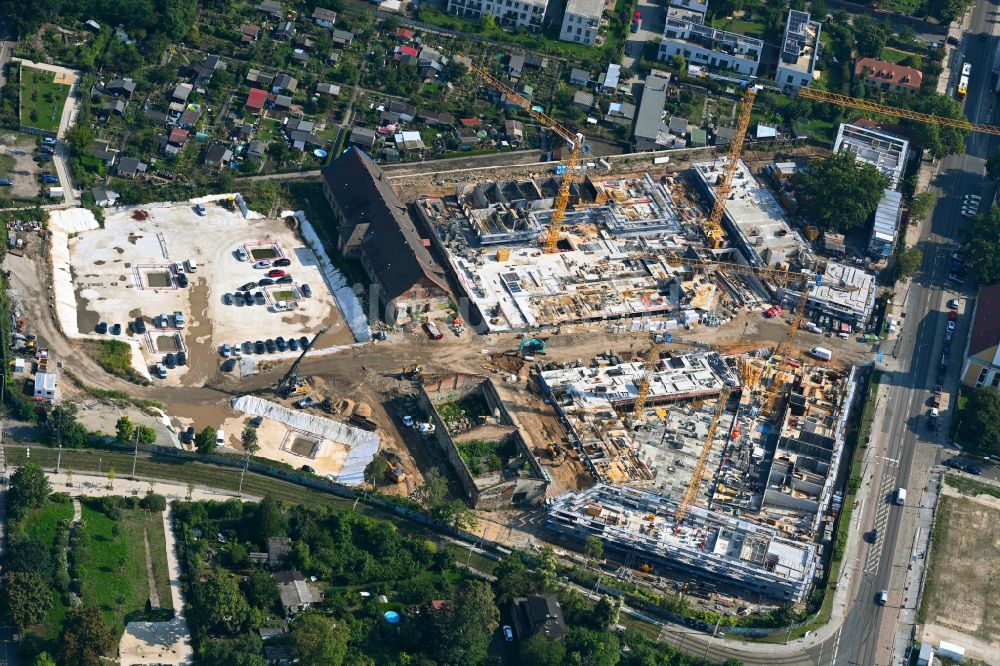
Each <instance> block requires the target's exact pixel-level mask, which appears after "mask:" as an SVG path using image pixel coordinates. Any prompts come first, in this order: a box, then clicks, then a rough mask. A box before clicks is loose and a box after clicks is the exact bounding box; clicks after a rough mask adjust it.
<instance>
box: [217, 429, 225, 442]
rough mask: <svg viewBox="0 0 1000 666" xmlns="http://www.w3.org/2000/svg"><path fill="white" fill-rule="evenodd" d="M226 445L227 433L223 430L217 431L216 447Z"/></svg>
mask: <svg viewBox="0 0 1000 666" xmlns="http://www.w3.org/2000/svg"><path fill="white" fill-rule="evenodd" d="M225 443H226V433H225V431H224V430H223V429H222V428H219V429H218V430H216V431H215V445H216V446H223V445H225Z"/></svg>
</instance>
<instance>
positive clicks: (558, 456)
mask: <svg viewBox="0 0 1000 666" xmlns="http://www.w3.org/2000/svg"><path fill="white" fill-rule="evenodd" d="M564 455H565V454H564V452H563V449H562V447H561V446H559V445H558V444H556V443H555V442H549V456H551V457H552V462H559V461H561V460H562V459H563V456H564Z"/></svg>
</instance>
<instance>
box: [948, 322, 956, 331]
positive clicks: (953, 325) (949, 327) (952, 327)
mask: <svg viewBox="0 0 1000 666" xmlns="http://www.w3.org/2000/svg"><path fill="white" fill-rule="evenodd" d="M954 330H955V322H953V321H949V322H948V328H947V331H948V332H949V333H951V332H952V331H954Z"/></svg>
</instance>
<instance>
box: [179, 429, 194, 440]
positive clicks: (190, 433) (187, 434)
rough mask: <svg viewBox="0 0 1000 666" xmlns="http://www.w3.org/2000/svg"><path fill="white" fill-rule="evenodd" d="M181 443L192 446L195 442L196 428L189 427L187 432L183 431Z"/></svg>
mask: <svg viewBox="0 0 1000 666" xmlns="http://www.w3.org/2000/svg"><path fill="white" fill-rule="evenodd" d="M180 439H181V442H183V443H184V444H190V443H191V442H193V441H194V426H188V427H187V429H186V430H183V431H181V437H180Z"/></svg>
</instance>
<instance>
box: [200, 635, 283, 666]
mask: <svg viewBox="0 0 1000 666" xmlns="http://www.w3.org/2000/svg"><path fill="white" fill-rule="evenodd" d="M261 648H262V641H261V640H260V636H258V635H256V634H240V635H239V636H237V637H236V638H234V639H232V640H220V639H209V640H206V641H204V642H203V643H202V646H201V649H202V654H201V659H200V660H199V662H200V663H204V664H226V666H267V664H268V661H267V660H266V659H264V657H262V656H261V655H260V652H261Z"/></svg>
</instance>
